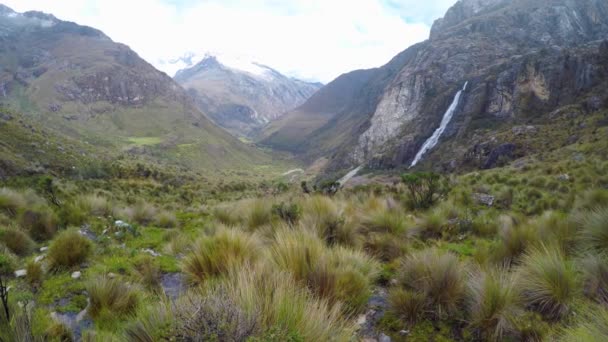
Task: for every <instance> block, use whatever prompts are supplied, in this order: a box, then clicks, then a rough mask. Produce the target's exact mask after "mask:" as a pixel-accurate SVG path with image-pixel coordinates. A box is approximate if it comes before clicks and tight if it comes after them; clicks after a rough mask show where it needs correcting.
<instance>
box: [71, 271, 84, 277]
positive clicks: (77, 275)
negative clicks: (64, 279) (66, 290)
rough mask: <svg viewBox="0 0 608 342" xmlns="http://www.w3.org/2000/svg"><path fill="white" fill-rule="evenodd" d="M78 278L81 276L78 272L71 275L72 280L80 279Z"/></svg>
mask: <svg viewBox="0 0 608 342" xmlns="http://www.w3.org/2000/svg"><path fill="white" fill-rule="evenodd" d="M80 276H82V273H80V271H76V272H74V273H72V279H80Z"/></svg>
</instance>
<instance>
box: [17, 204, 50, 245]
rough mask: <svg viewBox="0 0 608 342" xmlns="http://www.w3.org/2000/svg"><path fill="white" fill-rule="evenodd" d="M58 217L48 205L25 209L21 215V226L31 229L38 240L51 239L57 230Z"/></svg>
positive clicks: (31, 232) (31, 234) (30, 231)
mask: <svg viewBox="0 0 608 342" xmlns="http://www.w3.org/2000/svg"><path fill="white" fill-rule="evenodd" d="M57 223H58V219H57V216H56V215H55V213H53V211H51V210H50V209H49V208H46V207H37V208H32V209H26V210H24V211H23V212H22V213H21V215H20V216H19V224H20V225H21V227H23V228H24V229H26V230H27V231H29V234H30V236H31V237H32V238H33V239H34V240H36V241H45V240H49V239H51V238H52V237H53V235H55V233H56V232H57Z"/></svg>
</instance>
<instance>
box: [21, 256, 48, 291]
mask: <svg viewBox="0 0 608 342" xmlns="http://www.w3.org/2000/svg"><path fill="white" fill-rule="evenodd" d="M25 270H26V271H27V274H26V279H27V282H28V283H30V285H31V286H33V287H38V286H40V284H41V283H42V278H43V277H44V271H43V269H42V265H40V263H38V262H34V261H30V262H28V263H27V266H26V267H25Z"/></svg>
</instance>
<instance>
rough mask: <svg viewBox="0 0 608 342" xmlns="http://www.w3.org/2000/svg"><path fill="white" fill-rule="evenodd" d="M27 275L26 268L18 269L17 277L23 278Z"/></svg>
mask: <svg viewBox="0 0 608 342" xmlns="http://www.w3.org/2000/svg"><path fill="white" fill-rule="evenodd" d="M26 275H27V271H26V270H16V271H15V277H17V278H23V277H25V276H26Z"/></svg>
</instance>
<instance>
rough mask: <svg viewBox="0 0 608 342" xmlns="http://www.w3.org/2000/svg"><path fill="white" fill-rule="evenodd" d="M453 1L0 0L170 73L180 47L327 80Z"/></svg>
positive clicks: (381, 57) (374, 55)
mask: <svg viewBox="0 0 608 342" xmlns="http://www.w3.org/2000/svg"><path fill="white" fill-rule="evenodd" d="M455 2H456V0H56V1H51V0H0V3H4V4H5V5H7V6H9V7H11V8H13V9H14V10H16V11H18V12H23V11H27V10H39V11H43V12H47V13H51V14H54V15H55V16H56V17H58V18H59V19H63V20H69V21H74V22H77V23H79V24H82V25H88V26H93V27H95V28H98V29H101V30H102V31H104V32H105V33H106V34H107V35H109V36H110V37H111V38H112V39H113V40H115V41H117V42H121V43H125V44H127V45H129V46H130V47H131V48H132V49H134V50H135V51H136V52H137V53H139V55H140V56H142V57H143V58H144V59H146V60H147V61H148V62H150V63H152V64H153V65H154V66H156V67H157V68H159V69H161V70H163V71H165V72H167V73H168V74H170V75H171V76H173V74H174V73H175V71H177V70H175V69H176V66H175V65H171V64H170V63H169V61H171V60H172V59H175V58H177V57H180V56H182V55H184V54H186V53H188V52H195V53H204V52H217V53H223V54H233V55H239V56H250V57H251V58H253V59H255V61H257V62H260V63H263V64H266V65H268V66H271V67H273V68H275V69H277V70H279V71H281V72H283V73H285V74H287V75H290V76H294V77H299V78H302V79H306V80H315V81H321V82H325V83H327V82H329V81H331V80H333V79H334V78H335V77H337V76H339V75H340V74H342V73H344V72H348V71H352V70H355V69H361V68H372V67H378V66H381V65H383V64H384V63H386V62H388V61H389V60H390V59H391V58H392V57H393V56H395V55H396V54H397V53H399V52H400V51H403V50H404V49H405V48H407V47H408V46H410V45H412V44H414V43H416V42H420V41H423V40H425V39H426V38H427V37H428V35H429V31H430V27H431V25H432V23H433V20H434V19H436V18H439V17H442V16H443V14H444V13H445V11H446V10H447V9H448V8H449V7H450V6H451V5H452V4H453V3H455Z"/></svg>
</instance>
